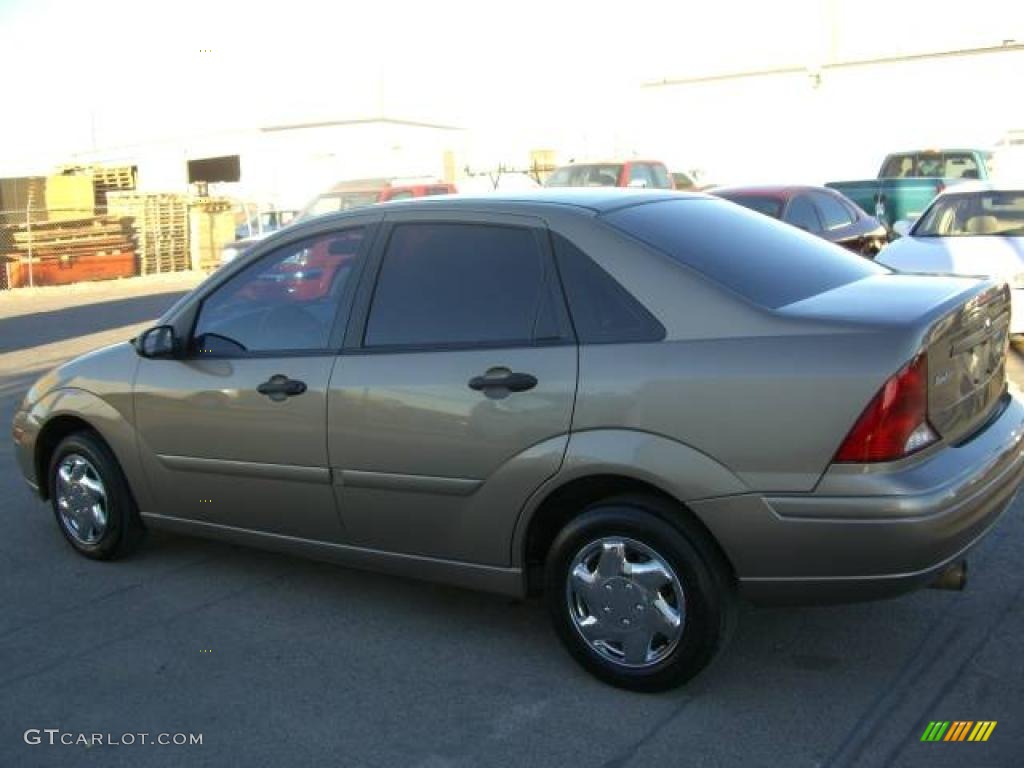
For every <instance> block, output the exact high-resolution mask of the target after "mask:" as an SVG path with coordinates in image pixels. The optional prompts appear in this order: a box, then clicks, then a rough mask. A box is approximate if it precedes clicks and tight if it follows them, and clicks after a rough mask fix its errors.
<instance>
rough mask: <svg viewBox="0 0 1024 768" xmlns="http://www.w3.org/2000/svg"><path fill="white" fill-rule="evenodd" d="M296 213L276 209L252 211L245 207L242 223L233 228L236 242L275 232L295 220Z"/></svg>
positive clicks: (294, 211)
mask: <svg viewBox="0 0 1024 768" xmlns="http://www.w3.org/2000/svg"><path fill="white" fill-rule="evenodd" d="M297 213H298V211H296V210H294V209H292V210H289V209H285V210H280V209H277V208H266V209H262V210H260V209H253V208H250V207H249V206H246V207H245V213H244V214H243V219H242V221H241V222H240V223H239V224H238V226H236V227H235V239H236V240H257V239H259V238H261V237H266V236H267V235H269V234H270V233H271V232H277V230H279V229H280V228H281V227H284V226H287V225H288V224H290V223H291V222H292V219H294V218H295V216H296V214H297Z"/></svg>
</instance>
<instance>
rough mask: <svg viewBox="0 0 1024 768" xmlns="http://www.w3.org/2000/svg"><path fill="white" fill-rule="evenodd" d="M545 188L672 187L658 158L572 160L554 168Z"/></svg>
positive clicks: (667, 173)
mask: <svg viewBox="0 0 1024 768" xmlns="http://www.w3.org/2000/svg"><path fill="white" fill-rule="evenodd" d="M544 186H545V187H644V188H647V189H675V185H674V184H673V183H672V176H671V175H670V174H669V172H668V168H666V167H665V164H664V163H662V162H659V161H657V160H622V161H613V162H606V163H572V164H570V165H563V166H561V167H559V168H556V169H555V170H554V171H552V172H551V175H550V176H548V178H547V181H545V182H544Z"/></svg>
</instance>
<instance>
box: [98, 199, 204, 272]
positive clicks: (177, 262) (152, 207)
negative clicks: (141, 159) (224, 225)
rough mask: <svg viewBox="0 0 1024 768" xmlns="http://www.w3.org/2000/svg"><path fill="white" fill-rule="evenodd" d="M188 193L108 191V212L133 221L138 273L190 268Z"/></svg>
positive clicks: (177, 270) (176, 270) (175, 270)
mask: <svg viewBox="0 0 1024 768" xmlns="http://www.w3.org/2000/svg"><path fill="white" fill-rule="evenodd" d="M188 202H189V198H188V196H187V195H179V194H172V193H150V194H140V193H136V192H108V193H107V212H108V214H109V215H111V216H119V217H126V218H130V219H131V220H132V229H133V231H134V233H135V244H136V250H137V253H138V257H139V273H140V274H143V275H150V274H157V273H161V272H179V271H182V270H186V269H190V268H191V266H192V265H191V260H190V256H189V239H188Z"/></svg>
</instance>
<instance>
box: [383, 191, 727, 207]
mask: <svg viewBox="0 0 1024 768" xmlns="http://www.w3.org/2000/svg"><path fill="white" fill-rule="evenodd" d="M709 198H710V196H709V195H704V194H700V193H695V192H681V191H676V190H670V189H631V188H628V187H548V188H541V189H533V190H523V191H521V192H483V193H477V194H473V193H463V194H457V195H434V196H431V197H421V198H416V199H414V200H396V201H393V202H388V203H382V204H381V205H382V206H387V209H388V210H398V209H408V208H424V209H426V208H427V207H428V206H429V207H444V208H449V209H453V210H457V209H460V208H462V209H465V210H508V209H509V208H521V209H525V208H531V207H534V208H538V209H539V208H544V207H547V206H561V207H565V208H576V209H581V210H585V211H592V212H593V213H596V214H602V213H608V212H609V211H613V210H617V209H619V208H628V207H630V206H634V205H642V204H644V203H653V202H658V201H662V200H702V199H709Z"/></svg>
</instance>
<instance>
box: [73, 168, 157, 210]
mask: <svg viewBox="0 0 1024 768" xmlns="http://www.w3.org/2000/svg"><path fill="white" fill-rule="evenodd" d="M57 173H58V174H60V175H61V176H85V177H88V178H89V180H90V182H91V184H92V195H93V199H92V205H94V206H95V208H96V213H106V212H107V193H108V192H131V191H134V190H135V184H136V180H137V179H136V171H135V166H134V165H65V166H62V167H60V168H58V169H57Z"/></svg>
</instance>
